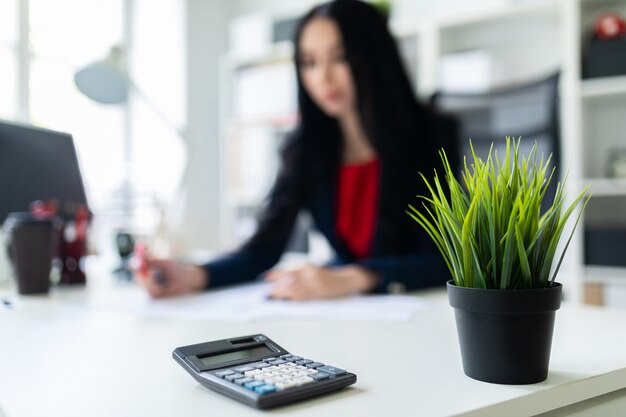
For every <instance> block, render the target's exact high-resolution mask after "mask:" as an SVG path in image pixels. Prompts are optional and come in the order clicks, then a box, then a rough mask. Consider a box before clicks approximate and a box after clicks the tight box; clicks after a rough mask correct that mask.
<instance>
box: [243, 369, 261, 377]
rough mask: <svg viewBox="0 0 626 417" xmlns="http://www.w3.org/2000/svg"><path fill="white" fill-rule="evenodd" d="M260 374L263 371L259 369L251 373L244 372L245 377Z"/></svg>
mask: <svg viewBox="0 0 626 417" xmlns="http://www.w3.org/2000/svg"><path fill="white" fill-rule="evenodd" d="M261 372H263V371H262V370H260V369H253V370H251V371H247V372H245V375H246V376H255V375H256V374H260V373H261Z"/></svg>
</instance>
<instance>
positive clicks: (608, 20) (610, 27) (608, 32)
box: [593, 13, 626, 40]
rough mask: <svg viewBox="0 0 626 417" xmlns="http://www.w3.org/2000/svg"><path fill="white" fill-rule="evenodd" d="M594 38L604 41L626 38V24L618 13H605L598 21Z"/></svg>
mask: <svg viewBox="0 0 626 417" xmlns="http://www.w3.org/2000/svg"><path fill="white" fill-rule="evenodd" d="M593 36H594V37H595V38H596V39H602V40H607V39H615V38H618V37H620V36H626V22H625V21H624V19H623V18H622V17H621V16H620V15H618V14H617V13H605V14H603V15H602V16H600V17H599V18H598V20H596V24H595V26H594V30H593Z"/></svg>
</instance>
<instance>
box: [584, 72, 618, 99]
mask: <svg viewBox="0 0 626 417" xmlns="http://www.w3.org/2000/svg"><path fill="white" fill-rule="evenodd" d="M580 92H581V96H582V98H584V99H597V98H604V97H618V96H624V97H626V75H621V76H618V77H602V78H590V79H585V80H583V82H582V88H581V89H580Z"/></svg>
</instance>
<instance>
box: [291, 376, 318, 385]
mask: <svg viewBox="0 0 626 417" xmlns="http://www.w3.org/2000/svg"><path fill="white" fill-rule="evenodd" d="M313 381H315V380H314V379H313V378H311V377H309V376H303V377H300V378H298V379H296V383H297V384H298V385H306V384H310V383H311V382H313Z"/></svg>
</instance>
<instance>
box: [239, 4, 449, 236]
mask: <svg viewBox="0 0 626 417" xmlns="http://www.w3.org/2000/svg"><path fill="white" fill-rule="evenodd" d="M318 17H323V18H328V19H331V20H332V21H334V22H335V23H336V24H337V26H338V28H339V31H340V34H341V38H342V41H343V50H344V54H345V59H346V61H347V63H348V65H349V66H350V69H351V72H352V77H353V80H354V85H355V90H356V103H357V111H358V113H359V116H360V120H361V122H362V123H363V127H364V129H365V132H366V135H367V137H368V138H369V140H370V141H371V142H372V145H373V147H374V148H375V149H376V152H377V153H378V155H379V158H380V160H381V162H382V170H383V173H382V175H383V177H382V181H383V182H384V183H385V185H386V186H387V188H389V189H391V190H393V194H390V195H387V196H381V197H384V199H383V200H381V202H380V205H379V220H380V218H386V219H395V220H390V221H391V222H393V223H398V224H396V225H395V226H394V227H391V229H394V230H396V232H397V229H398V227H403V226H399V224H400V223H402V224H404V225H406V224H405V223H403V222H401V221H398V220H397V219H398V218H402V220H406V219H404V217H407V216H403V214H404V213H403V211H404V208H406V205H407V204H408V202H409V198H410V197H414V196H415V195H416V194H417V193H418V191H420V189H419V186H418V183H419V182H421V180H420V179H419V177H418V175H417V173H418V171H422V172H425V173H426V172H427V173H431V172H432V169H433V167H434V166H435V164H434V162H435V161H436V160H437V154H436V151H434V149H435V148H434V147H433V146H432V141H429V140H428V139H429V138H428V136H429V133H428V131H429V128H428V126H427V125H428V123H429V122H432V119H433V113H432V112H431V111H430V110H429V109H427V108H426V107H424V106H422V105H421V104H419V103H418V101H417V99H416V98H415V95H414V93H413V90H412V86H411V83H410V82H409V78H408V76H407V73H406V71H405V68H404V66H403V63H402V60H401V58H400V54H399V52H398V48H397V45H396V41H395V40H394V38H393V37H392V35H391V33H390V32H389V30H388V28H387V21H386V18H385V17H384V16H383V14H382V13H381V12H380V11H379V10H378V9H376V8H375V7H374V6H372V5H370V4H368V3H365V2H362V1H359V0H335V1H331V2H328V3H324V4H321V5H318V6H316V7H314V8H313V9H312V10H311V11H310V12H309V13H307V14H306V15H305V16H304V17H303V18H302V19H301V20H300V22H299V24H298V26H297V29H296V33H295V39H294V47H295V48H294V49H295V53H294V62H295V67H296V76H297V88H298V106H299V115H300V120H299V124H298V126H297V127H296V129H295V130H294V131H293V132H292V134H291V135H290V136H289V137H288V139H287V141H286V143H285V146H284V148H283V151H282V163H283V166H282V168H281V171H280V173H279V176H278V179H277V181H276V183H275V185H274V191H273V193H274V194H277V192H278V191H279V190H280V189H281V188H282V189H289V190H291V192H283V193H281V195H282V196H286V195H290V197H289V198H286V197H285V198H283V199H281V201H280V202H277V201H273V202H272V201H270V205H269V207H267V209H266V210H265V212H264V213H263V214H262V216H261V218H260V225H259V226H260V228H259V230H258V232H257V234H256V236H255V237H253V238H252V239H251V241H250V242H248V243H249V244H252V245H254V242H255V241H256V240H257V239H265V238H267V236H268V234H269V235H271V234H274V233H275V232H276V231H275V230H270V227H269V226H270V224H271V223H273V222H272V218H273V217H274V216H276V215H278V213H279V212H280V210H281V208H282V209H283V210H284V208H285V207H286V206H288V205H289V206H294V207H295V206H298V205H300V206H301V205H302V204H303V202H302V200H300V201H297V202H294V201H289V200H291V199H305V198H306V194H307V190H308V189H309V186H310V185H311V182H312V181H320V180H330V181H333V180H334V177H333V176H334V175H335V174H336V170H337V167H338V166H339V164H340V162H341V154H342V152H341V151H342V145H343V141H342V138H341V134H340V130H339V125H338V122H337V120H336V119H335V118H332V117H329V116H328V115H326V114H325V113H324V112H323V111H322V109H321V108H320V107H319V106H318V105H317V104H316V103H315V102H314V101H313V99H312V98H311V96H310V95H309V94H308V92H307V91H306V89H305V88H304V85H303V83H302V79H301V76H300V72H301V71H300V70H301V66H300V59H299V58H300V53H301V51H300V39H301V36H302V32H303V30H304V28H305V27H306V25H307V24H308V23H309V22H310V21H311V20H312V19H314V18H318ZM409 165H410V167H409V169H410V170H411V172H412V173H413V174H414V175H412V176H411V178H407V168H406V167H407V166H409ZM407 179H408V180H410V182H411V183H412V184H413V185H414V187H413V192H411V194H410V196H407V193H406V188H407V185H406V184H407ZM294 190H300V191H298V192H296V191H294ZM415 229H417V228H415Z"/></svg>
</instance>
